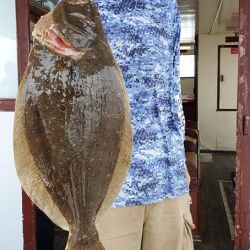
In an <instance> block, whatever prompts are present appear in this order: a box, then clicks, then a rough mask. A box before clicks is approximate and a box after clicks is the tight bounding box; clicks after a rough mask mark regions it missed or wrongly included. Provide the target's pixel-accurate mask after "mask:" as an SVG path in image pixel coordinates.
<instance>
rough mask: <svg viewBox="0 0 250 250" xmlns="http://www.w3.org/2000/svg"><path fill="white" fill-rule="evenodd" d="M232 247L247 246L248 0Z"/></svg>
mask: <svg viewBox="0 0 250 250" xmlns="http://www.w3.org/2000/svg"><path fill="white" fill-rule="evenodd" d="M239 40H240V41H239V83H238V114H237V138H238V139H237V199H236V230H235V233H236V240H235V249H236V250H247V249H250V184H249V183H250V95H249V93H250V1H249V0H240V39H239Z"/></svg>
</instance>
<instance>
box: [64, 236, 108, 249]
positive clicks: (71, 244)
mask: <svg viewBox="0 0 250 250" xmlns="http://www.w3.org/2000/svg"><path fill="white" fill-rule="evenodd" d="M65 250H105V248H104V246H103V244H102V243H101V241H100V239H99V238H98V240H97V241H96V242H94V243H92V244H86V243H84V242H82V240H79V241H78V242H76V240H75V237H74V236H73V235H70V234H69V238H68V242H67V246H66V248H65Z"/></svg>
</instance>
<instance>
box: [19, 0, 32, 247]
mask: <svg viewBox="0 0 250 250" xmlns="http://www.w3.org/2000/svg"><path fill="white" fill-rule="evenodd" d="M16 19H17V58H18V81H19V83H20V81H21V79H22V76H23V73H24V71H25V68H26V65H27V63H28V56H29V47H30V43H29V8H28V2H27V0H16ZM22 197H23V199H22V205H23V234H24V246H23V250H36V236H35V235H36V217H35V206H34V205H33V204H32V202H31V200H30V199H29V198H28V197H27V195H26V194H25V193H24V192H23V194H22Z"/></svg>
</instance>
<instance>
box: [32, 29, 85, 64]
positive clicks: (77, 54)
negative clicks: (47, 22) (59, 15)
mask: <svg viewBox="0 0 250 250" xmlns="http://www.w3.org/2000/svg"><path fill="white" fill-rule="evenodd" d="M33 36H34V38H35V39H36V40H38V41H40V42H41V43H42V44H43V45H45V46H46V47H48V48H50V49H51V50H52V51H54V52H55V53H57V54H59V55H63V56H69V57H71V58H72V59H75V60H79V59H80V58H81V57H82V55H83V54H84V53H83V51H79V50H77V49H76V48H75V47H74V46H73V45H72V44H71V43H69V42H68V41H66V39H64V38H63V36H62V35H60V33H59V32H58V30H57V28H56V25H55V24H51V26H50V27H49V28H48V29H47V30H45V31H44V32H42V33H40V32H38V31H36V30H34V32H33Z"/></svg>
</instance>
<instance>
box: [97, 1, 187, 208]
mask: <svg viewBox="0 0 250 250" xmlns="http://www.w3.org/2000/svg"><path fill="white" fill-rule="evenodd" d="M95 3H96V4H97V6H98V7H99V11H100V14H101V18H102V22H103V26H104V30H105V33H106V36H107V39H108V41H109V43H110V46H111V48H112V50H113V54H114V56H115V58H116V60H117V63H118V64H119V66H120V68H121V70H122V73H123V76H124V80H125V83H126V87H127V91H128V95H129V101H130V106H131V119H132V128H133V139H134V147H133V156H132V162H131V167H130V170H129V173H128V175H127V177H126V180H125V182H124V184H123V186H122V189H121V191H120V194H119V195H118V197H117V199H116V201H115V202H114V204H113V206H112V207H127V206H137V205H146V204H152V203H155V202H159V201H161V200H163V199H165V198H175V197H178V196H180V195H183V194H185V193H188V191H189V188H188V184H187V177H186V162H185V150H184V131H185V129H184V127H185V120H184V115H183V110H182V101H181V100H182V99H181V90H180V77H179V58H180V55H179V43H180V40H179V39H180V14H179V10H178V6H177V4H176V0H95Z"/></svg>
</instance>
